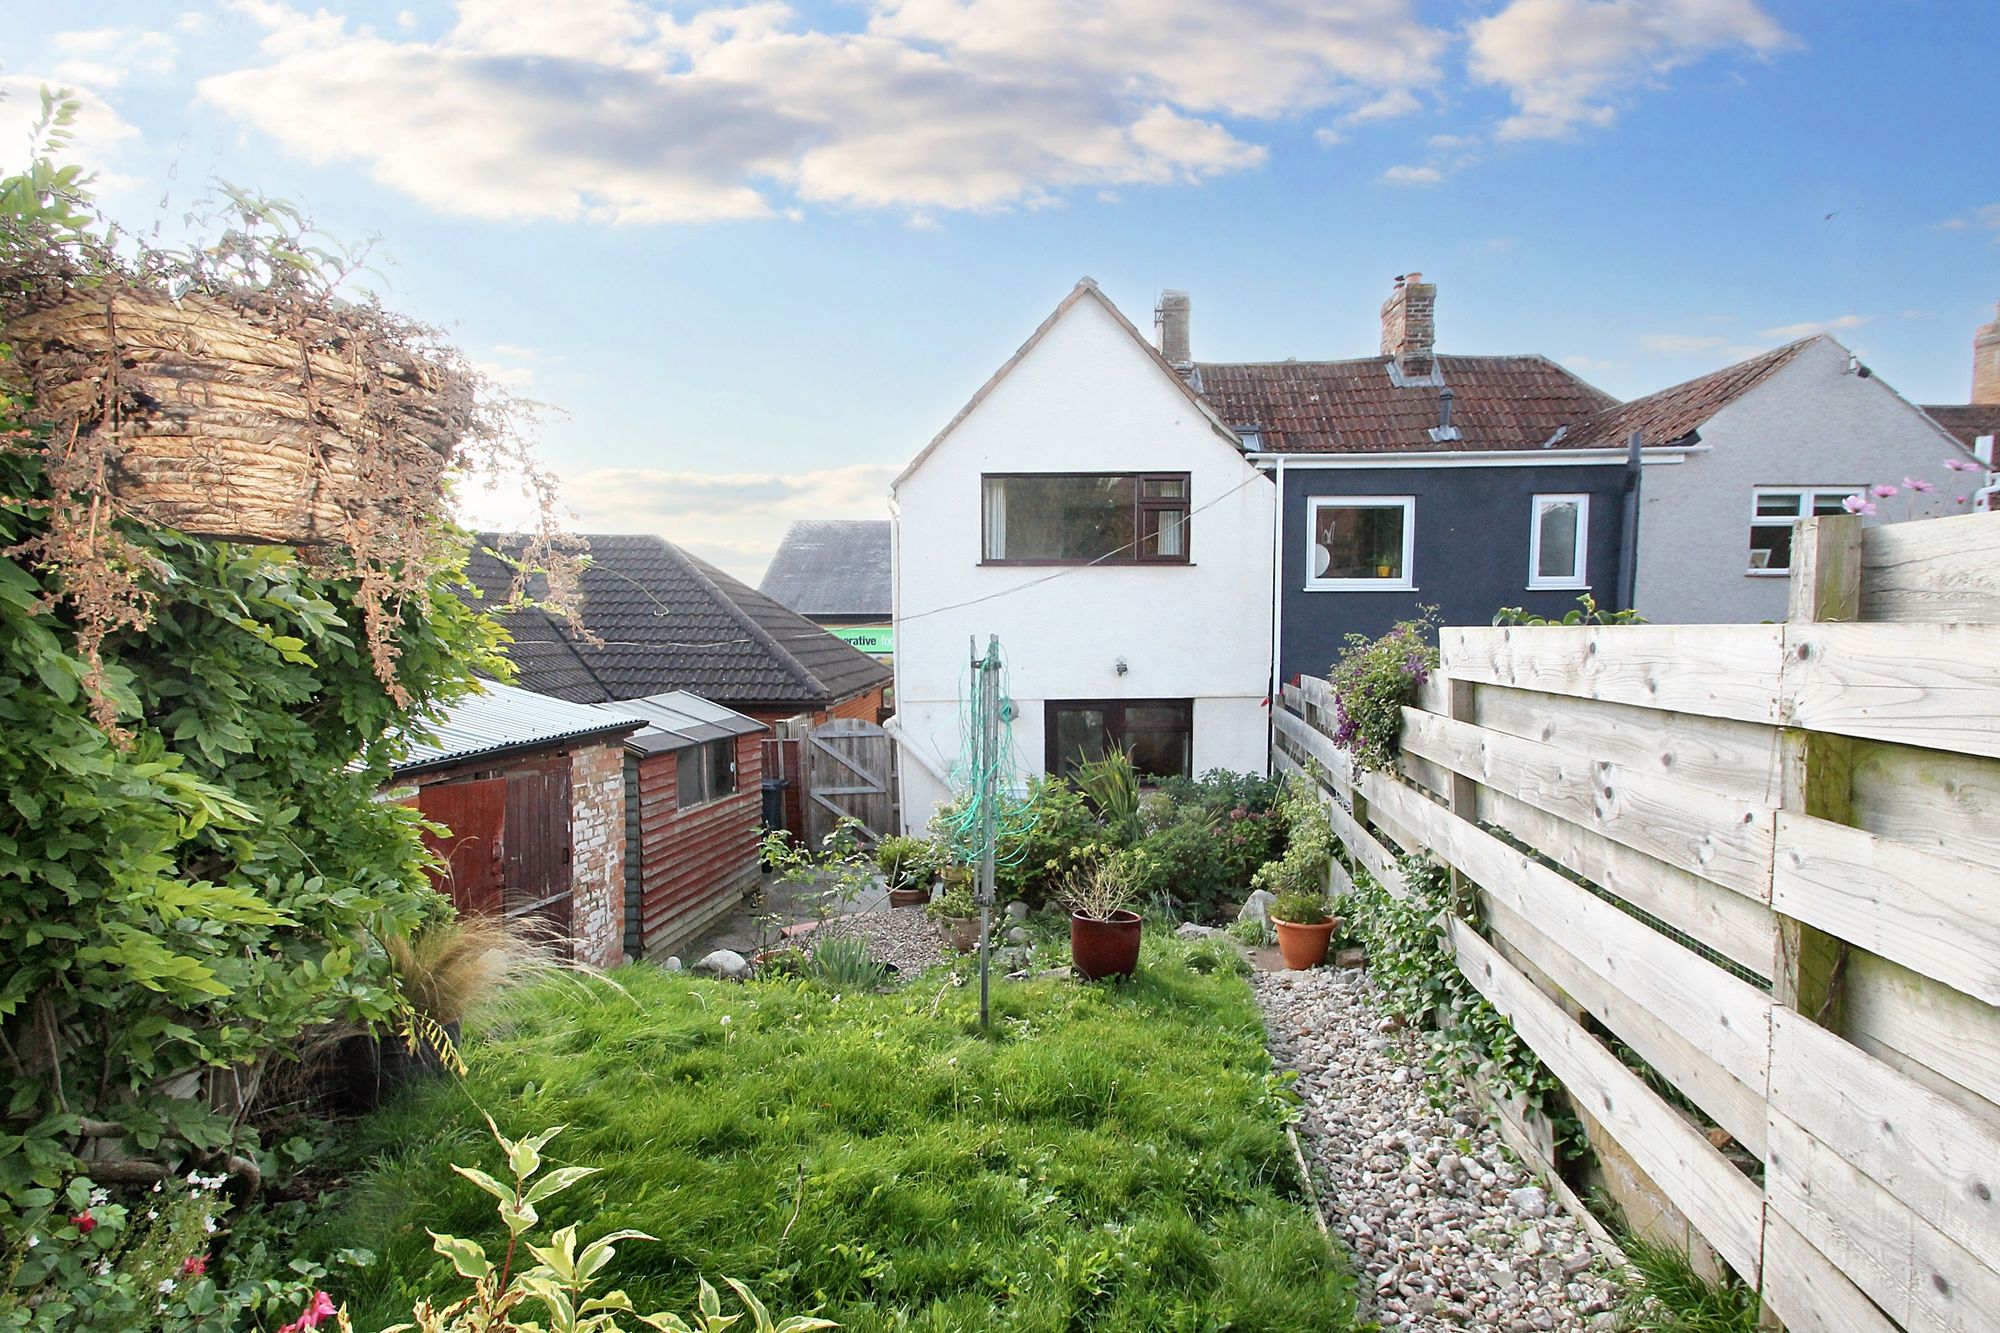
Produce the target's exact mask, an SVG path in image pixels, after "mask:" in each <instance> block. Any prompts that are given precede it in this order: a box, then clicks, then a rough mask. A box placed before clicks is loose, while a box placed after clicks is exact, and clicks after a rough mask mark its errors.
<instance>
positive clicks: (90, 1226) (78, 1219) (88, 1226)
mask: <svg viewBox="0 0 2000 1333" xmlns="http://www.w3.org/2000/svg"><path fill="white" fill-rule="evenodd" d="M69 1224H70V1225H71V1226H73V1227H75V1228H76V1232H77V1234H78V1235H79V1236H88V1235H89V1234H90V1233H91V1232H93V1231H95V1230H97V1219H96V1218H94V1217H92V1216H91V1215H90V1209H88V1208H86V1209H84V1210H83V1211H82V1212H80V1213H78V1214H77V1215H76V1216H75V1217H72V1218H71V1219H70V1220H69Z"/></svg>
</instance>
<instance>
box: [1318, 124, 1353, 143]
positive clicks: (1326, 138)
mask: <svg viewBox="0 0 2000 1333" xmlns="http://www.w3.org/2000/svg"><path fill="white" fill-rule="evenodd" d="M1313 142H1314V143H1316V144H1318V145H1319V146H1320V147H1321V148H1336V147H1338V146H1340V145H1341V144H1344V143H1346V142H1347V136H1346V135H1345V134H1342V133H1341V132H1340V131H1339V130H1337V129H1335V128H1333V126H1331V125H1322V126H1320V127H1319V128H1318V129H1316V130H1314V131H1313Z"/></svg>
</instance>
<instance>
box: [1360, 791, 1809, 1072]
mask: <svg viewBox="0 0 2000 1333" xmlns="http://www.w3.org/2000/svg"><path fill="white" fill-rule="evenodd" d="M1364 789H1365V791H1366V793H1367V795H1368V796H1369V797H1370V800H1371V804H1372V806H1373V807H1374V808H1376V809H1381V810H1385V811H1398V810H1400V812H1401V815H1402V817H1403V818H1404V819H1405V820H1406V822H1408V823H1410V824H1411V825H1412V826H1414V827H1417V828H1419V829H1421V830H1422V832H1423V834H1424V835H1425V837H1426V839H1427V840H1428V842H1429V843H1430V846H1431V847H1432V849H1433V850H1434V851H1435V852H1436V853H1437V854H1438V855H1439V856H1441V857H1443V858H1444V860H1445V861H1447V862H1449V863H1450V864H1451V866H1452V867H1453V868H1454V869H1457V870H1458V871H1460V872H1461V873H1463V874H1464V875H1465V876H1466V877H1467V878H1468V879H1470V880H1472V882H1473V883H1475V884H1477V885H1478V886H1479V887H1480V888H1481V889H1483V890H1484V891H1485V892H1486V894H1487V895H1488V896H1489V897H1491V898H1493V899H1495V900H1497V901H1500V902H1502V903H1505V904H1506V905H1507V906H1508V907H1510V908H1512V909H1513V910H1514V911H1515V912H1516V913H1517V914H1518V915H1520V916H1522V917H1524V918H1526V919H1527V920H1529V921H1532V922H1534V923H1535V925H1536V928H1537V929H1538V930H1541V931H1542V932H1543V933H1545V934H1547V935H1549V936H1551V937H1552V938H1554V939H1557V940H1560V941H1561V942H1562V943H1563V945H1564V947H1566V948H1569V949H1571V950H1573V951H1574V953H1575V956H1576V958H1577V960H1578V961H1579V962H1581V963H1583V964H1584V965H1585V966H1587V967H1589V968H1590V969H1591V970H1592V971H1594V972H1596V973H1597V974H1598V975H1600V976H1602V977H1603V978H1605V980H1606V981H1608V982H1610V983H1612V984H1614V985H1617V986H1618V987H1620V988H1621V989H1623V990H1624V991H1626V993H1628V994H1629V995H1631V996H1632V998H1633V999H1634V1000H1635V1001H1636V1002H1637V1003H1639V1004H1641V1005H1644V1006H1645V1007H1646V1008H1647V1009H1648V1010H1650V1011H1651V1012H1652V1013H1653V1014H1655V1015H1656V1016H1657V1017H1658V1018H1659V1019H1660V1020H1661V1021H1662V1022H1664V1023H1666V1024H1667V1025H1668V1026H1669V1027H1671V1028H1672V1029H1673V1030H1674V1031H1675V1032H1676V1033H1678V1034H1679V1035H1680V1036H1681V1037H1682V1038H1683V1039H1684V1040H1686V1041H1687V1042H1688V1043H1689V1044H1690V1045H1691V1046H1693V1047H1694V1048H1695V1049H1697V1050H1699V1051H1701V1052H1702V1053H1703V1054H1704V1055H1706V1056H1707V1057H1708V1058H1709V1059H1711V1060H1713V1061H1715V1063H1717V1064H1718V1065H1720V1066H1722V1068H1724V1069H1726V1070H1728V1071H1729V1073H1730V1074H1731V1075H1732V1076H1734V1077H1735V1078H1736V1079H1738V1080H1739V1081H1741V1082H1742V1083H1743V1084H1744V1085H1745V1086H1748V1087H1753V1088H1761V1087H1762V1086H1764V1078H1765V1074H1766V1047H1767V1045H1768V1043H1769V1022H1770V999H1769V997H1768V996H1766V995H1764V994H1763V993H1762V992H1761V991H1759V990H1757V989H1756V988H1755V987H1753V986H1751V985H1749V984H1747V983H1745V982H1743V981H1739V980H1738V979H1737V978H1735V977H1733V976H1731V975H1730V974H1729V973H1727V972H1725V971H1723V970H1722V969H1721V968H1719V967H1717V966H1716V965H1715V964H1713V963H1711V962H1708V961H1707V960H1705V959H1703V958H1701V957H1700V956H1699V955H1697V954H1695V953H1693V952H1691V951H1689V950H1687V949H1684V948H1682V947H1681V946H1680V945H1678V944H1676V943H1674V942H1673V941H1672V940H1670V939H1668V938H1667V937H1666V936H1665V935H1662V934H1660V933H1659V932H1658V931H1656V930H1654V929H1653V928H1652V927H1650V926H1648V925H1646V924H1645V923H1644V922H1642V921H1639V920H1637V919H1635V918H1633V917H1631V916H1627V915H1626V914H1625V913H1624V912H1622V911H1620V910H1619V909H1618V908H1616V907H1614V906H1612V905H1611V904H1610V903H1607V902H1605V901H1604V900H1603V899H1601V898H1598V897H1596V896H1595V895H1593V894H1591V893H1589V892H1587V891H1586V890H1584V889H1583V888H1581V887H1579V886H1578V885H1576V884H1574V883H1572V882H1570V881H1569V880H1568V879H1566V878H1564V877H1563V876H1562V875H1561V874H1559V873H1557V872H1556V871H1554V870H1551V869H1549V868H1548V867H1547V866H1545V865H1543V864H1541V863H1540V862H1539V861H1536V860H1534V859H1532V858H1530V857H1528V856H1527V855H1525V854H1523V853H1521V852H1519V851H1516V850H1515V849H1514V848H1512V847H1509V846H1508V845H1507V844H1506V843H1504V842H1501V841H1500V840H1499V839H1498V838H1496V837H1494V836H1493V835H1492V834H1490V833H1488V832H1486V831H1485V830H1484V829H1481V828H1479V827H1478V826H1477V825H1475V824H1472V823H1469V822H1468V821H1466V820H1463V819H1460V818H1458V817H1457V816H1456V815H1454V814H1452V813H1451V812H1450V811H1448V810H1445V809H1443V808H1442V807H1440V806H1437V805H1434V804H1432V803H1431V802H1429V801H1427V800H1425V799H1424V798H1423V797H1422V796H1419V795H1417V794H1416V793H1415V792H1413V791H1410V790H1409V789H1408V788H1406V787H1399V786H1398V784H1396V783H1394V782H1390V781H1386V780H1372V781H1371V782H1370V783H1368V784H1366V785H1365V788H1364Z"/></svg>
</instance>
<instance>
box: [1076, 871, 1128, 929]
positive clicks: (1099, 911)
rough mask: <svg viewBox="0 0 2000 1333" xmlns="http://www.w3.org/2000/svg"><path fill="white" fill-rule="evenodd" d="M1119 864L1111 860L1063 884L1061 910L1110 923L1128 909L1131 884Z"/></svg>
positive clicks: (1091, 919) (1081, 872)
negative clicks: (1067, 909)
mask: <svg viewBox="0 0 2000 1333" xmlns="http://www.w3.org/2000/svg"><path fill="white" fill-rule="evenodd" d="M1122 860H1123V858H1122V857H1112V858H1110V859H1109V860H1104V861H1099V862H1098V863H1097V864H1096V865H1093V866H1091V867H1089V868H1088V869H1085V870H1079V871H1077V872H1075V873H1074V874H1072V875H1071V876H1070V877H1069V879H1067V880H1066V881H1064V883H1063V887H1062V903H1063V906H1064V907H1067V908H1069V910H1070V911H1072V912H1074V913H1076V915H1078V916H1080V917H1083V918H1085V919H1086V920H1090V921H1109V920H1111V918H1112V917H1114V916H1116V915H1118V913H1120V912H1122V911H1124V910H1125V909H1126V908H1128V907H1130V906H1131V903H1132V882H1131V880H1130V879H1129V878H1127V876H1126V873H1125V868H1124V866H1123V865H1122V864H1121V862H1122Z"/></svg>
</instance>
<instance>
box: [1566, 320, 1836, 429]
mask: <svg viewBox="0 0 2000 1333" xmlns="http://www.w3.org/2000/svg"><path fill="white" fill-rule="evenodd" d="M1822 336H1824V335H1819V334H1816V335H1814V336H1813V337H1810V338H1801V339H1799V340H1798V341H1797V342H1794V343H1786V344H1785V345H1784V346H1783V347H1777V348H1773V349H1772V350H1770V351H1768V352H1763V353H1760V354H1759V355H1757V356H1753V357H1751V358H1750V359H1749V360H1747V361H1738V362H1737V363H1736V364H1735V365H1733V366H1724V367H1723V368H1722V369H1721V370H1716V371H1711V372H1709V373H1708V374H1706V375H1699V376H1696V377H1695V378H1694V379H1691V380H1688V381H1687V382H1685V383H1683V384H1676V385H1674V386H1673V387H1671V388H1667V389H1661V390H1660V391H1659V392H1658V393H1649V394H1647V395H1646V396H1645V397H1644V398H1634V399H1633V400H1632V401H1631V402H1629V403H1622V404H1620V405H1619V406H1617V407H1613V408H1610V409H1609V410H1607V411H1604V412H1600V413H1598V414H1597V415H1596V416H1593V417H1592V418H1590V419H1589V420H1588V421H1585V422H1583V423H1582V424H1580V425H1577V426H1573V427H1571V429H1570V432H1569V434H1568V435H1567V436H1566V437H1565V438H1564V440H1563V443H1564V444H1566V445H1570V446H1572V447H1575V448H1579V449H1581V448H1587V447H1590V446H1593V445H1596V446H1608V447H1616V446H1617V445H1621V444H1623V443H1624V442H1625V441H1626V439H1627V438H1628V437H1630V436H1631V434H1632V432H1633V431H1635V430H1636V431H1638V432H1639V434H1640V438H1641V439H1642V440H1643V441H1644V442H1645V444H1646V445H1648V446H1653V445H1664V444H1675V443H1678V442H1680V441H1682V440H1685V439H1686V438H1687V437H1688V436H1690V435H1692V434H1694V433H1695V432H1696V431H1697V430H1699V429H1700V428H1701V426H1702V423H1704V422H1706V421H1707V420H1708V419H1709V418H1710V417H1712V416H1714V415H1715V414H1716V413H1717V412H1720V411H1721V410H1722V409H1723V408H1725V407H1727V406H1729V404H1731V403H1733V402H1735V401H1736V400H1737V399H1738V398H1741V397H1742V396H1743V395H1744V394H1746V393H1748V392H1750V390H1752V389H1754V388H1756V387H1757V386H1758V385H1760V384H1762V383H1763V382H1764V381H1765V380H1767V379H1769V378H1771V376H1772V375H1774V374H1776V373H1777V372H1778V371H1780V370H1782V369H1784V368H1785V367H1786V366H1788V365H1790V364H1791V362H1792V360H1793V358H1795V357H1796V356H1798V354H1799V353H1800V352H1802V351H1804V350H1805V349H1806V348H1807V347H1809V346H1811V345H1812V344H1813V343H1815V342H1818V341H1819V339H1820V338H1821V337H1822Z"/></svg>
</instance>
